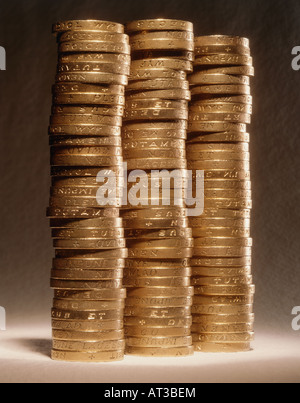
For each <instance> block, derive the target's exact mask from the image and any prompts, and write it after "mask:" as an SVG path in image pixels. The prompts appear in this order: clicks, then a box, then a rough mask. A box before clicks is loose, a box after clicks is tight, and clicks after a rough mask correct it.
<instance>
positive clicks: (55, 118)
mask: <svg viewBox="0 0 300 403" xmlns="http://www.w3.org/2000/svg"><path fill="white" fill-rule="evenodd" d="M78 124H79V125H82V124H97V125H108V126H122V118H121V117H120V116H102V115H84V114H81V115H74V114H70V115H63V114H58V115H52V116H51V125H78Z"/></svg>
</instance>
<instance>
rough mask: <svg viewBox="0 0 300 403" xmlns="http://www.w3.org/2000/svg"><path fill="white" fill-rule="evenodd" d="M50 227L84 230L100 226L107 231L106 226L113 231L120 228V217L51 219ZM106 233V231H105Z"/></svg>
mask: <svg viewBox="0 0 300 403" xmlns="http://www.w3.org/2000/svg"><path fill="white" fill-rule="evenodd" d="M50 226H51V228H56V229H61V230H64V229H71V230H76V229H78V230H80V229H83V230H85V229H86V228H100V230H101V229H103V231H107V228H110V229H111V228H112V229H113V230H115V231H120V230H122V219H121V218H86V217H85V218H84V219H51V220H50ZM105 233H106V232H105Z"/></svg>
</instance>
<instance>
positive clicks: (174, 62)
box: [131, 58, 193, 73]
mask: <svg viewBox="0 0 300 403" xmlns="http://www.w3.org/2000/svg"><path fill="white" fill-rule="evenodd" d="M140 69H144V70H146V69H148V70H152V69H164V70H168V69H170V70H177V71H185V72H189V73H190V72H192V71H193V63H191V62H188V61H185V60H180V59H169V58H159V59H142V60H133V61H132V62H131V70H132V71H133V72H135V71H136V70H140Z"/></svg>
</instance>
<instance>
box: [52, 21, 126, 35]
mask: <svg viewBox="0 0 300 403" xmlns="http://www.w3.org/2000/svg"><path fill="white" fill-rule="evenodd" d="M52 31H53V33H62V32H68V31H101V32H102V31H103V32H115V33H121V34H123V33H124V25H122V24H117V23H114V22H110V21H100V20H73V21H64V22H58V23H56V24H54V25H53V27H52Z"/></svg>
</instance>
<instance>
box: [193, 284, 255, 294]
mask: <svg viewBox="0 0 300 403" xmlns="http://www.w3.org/2000/svg"><path fill="white" fill-rule="evenodd" d="M254 293H255V286H254V285H243V286H236V285H231V286H229V285H210V286H209V285H205V286H199V287H195V295H210V296H213V295H249V294H254Z"/></svg>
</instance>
